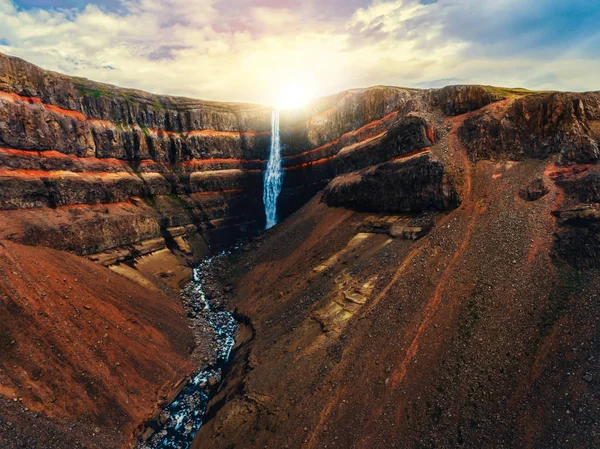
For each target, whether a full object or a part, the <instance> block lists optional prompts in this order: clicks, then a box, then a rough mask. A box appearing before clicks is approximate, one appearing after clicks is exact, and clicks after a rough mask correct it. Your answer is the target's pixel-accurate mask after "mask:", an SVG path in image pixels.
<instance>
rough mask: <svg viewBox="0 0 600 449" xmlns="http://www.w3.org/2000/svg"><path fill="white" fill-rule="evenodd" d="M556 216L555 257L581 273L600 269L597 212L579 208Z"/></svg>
mask: <svg viewBox="0 0 600 449" xmlns="http://www.w3.org/2000/svg"><path fill="white" fill-rule="evenodd" d="M555 215H556V216H557V219H558V224H559V225H560V229H559V230H558V231H557V232H556V233H555V246H554V255H555V256H557V257H558V258H560V259H563V260H565V261H567V262H568V263H569V264H570V265H573V266H575V267H577V268H580V269H587V268H598V267H600V210H598V208H597V207H593V206H586V205H581V206H579V207H577V208H573V209H568V210H563V211H558V212H556V213H555Z"/></svg>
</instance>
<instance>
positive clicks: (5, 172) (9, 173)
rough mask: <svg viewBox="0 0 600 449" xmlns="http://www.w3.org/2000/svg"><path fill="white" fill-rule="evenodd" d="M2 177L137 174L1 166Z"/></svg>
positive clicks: (98, 176) (92, 176)
mask: <svg viewBox="0 0 600 449" xmlns="http://www.w3.org/2000/svg"><path fill="white" fill-rule="evenodd" d="M0 177H8V178H21V179H38V178H65V177H69V178H81V179H92V178H123V177H131V178H136V179H137V177H136V176H135V175H133V174H132V173H129V172H73V171H70V170H49V171H46V170H22V169H16V170H10V169H7V168H0Z"/></svg>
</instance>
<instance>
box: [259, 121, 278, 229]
mask: <svg viewBox="0 0 600 449" xmlns="http://www.w3.org/2000/svg"><path fill="white" fill-rule="evenodd" d="M282 185H283V170H282V161H281V140H280V137H279V111H278V110H274V111H273V114H272V115H271V152H270V153H269V163H268V164H267V172H266V173H265V184H264V190H263V202H264V203H265V214H266V216H267V225H266V227H265V229H270V228H272V227H273V226H275V225H276V224H277V198H278V197H279V194H280V193H281V186H282Z"/></svg>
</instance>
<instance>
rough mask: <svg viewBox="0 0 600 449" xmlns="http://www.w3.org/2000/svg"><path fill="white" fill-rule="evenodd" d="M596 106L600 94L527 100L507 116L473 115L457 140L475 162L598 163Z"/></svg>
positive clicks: (500, 113) (513, 106)
mask: <svg viewBox="0 0 600 449" xmlns="http://www.w3.org/2000/svg"><path fill="white" fill-rule="evenodd" d="M584 100H586V101H584ZM595 101H600V94H598V93H586V94H574V93H564V92H555V93H551V94H534V95H527V96H525V97H522V98H519V99H517V100H515V101H514V102H513V103H512V104H511V105H510V106H508V107H507V109H506V110H505V111H502V110H500V111H481V112H476V113H474V114H473V115H472V116H470V117H468V118H467V119H466V120H465V122H464V124H463V126H462V127H461V128H460V129H459V137H460V139H461V141H462V142H463V144H464V145H465V146H466V147H467V149H468V151H469V154H470V156H471V158H472V159H473V160H479V159H492V160H498V159H506V158H508V159H513V160H521V159H524V158H526V157H534V158H539V159H543V158H546V157H548V156H549V155H551V154H555V153H561V163H562V164H570V163H589V162H595V161H597V160H598V157H599V156H598V154H599V153H598V145H597V143H596V141H595V139H594V132H593V131H592V129H591V128H590V124H589V123H588V121H589V120H590V119H591V118H592V117H595V115H596V114H597V110H595V109H594V108H595V107H596V104H595Z"/></svg>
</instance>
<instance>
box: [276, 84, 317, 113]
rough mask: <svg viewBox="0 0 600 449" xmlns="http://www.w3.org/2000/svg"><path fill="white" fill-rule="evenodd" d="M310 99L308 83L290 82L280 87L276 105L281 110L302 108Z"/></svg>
mask: <svg viewBox="0 0 600 449" xmlns="http://www.w3.org/2000/svg"><path fill="white" fill-rule="evenodd" d="M309 100H310V92H309V89H308V88H307V86H306V85H304V84H302V83H298V82H288V83H285V84H284V85H282V86H281V87H280V89H279V92H278V96H277V101H276V103H275V107H276V108H277V109H279V110H289V109H296V108H300V107H302V106H304V105H306V103H308V101H309Z"/></svg>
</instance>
